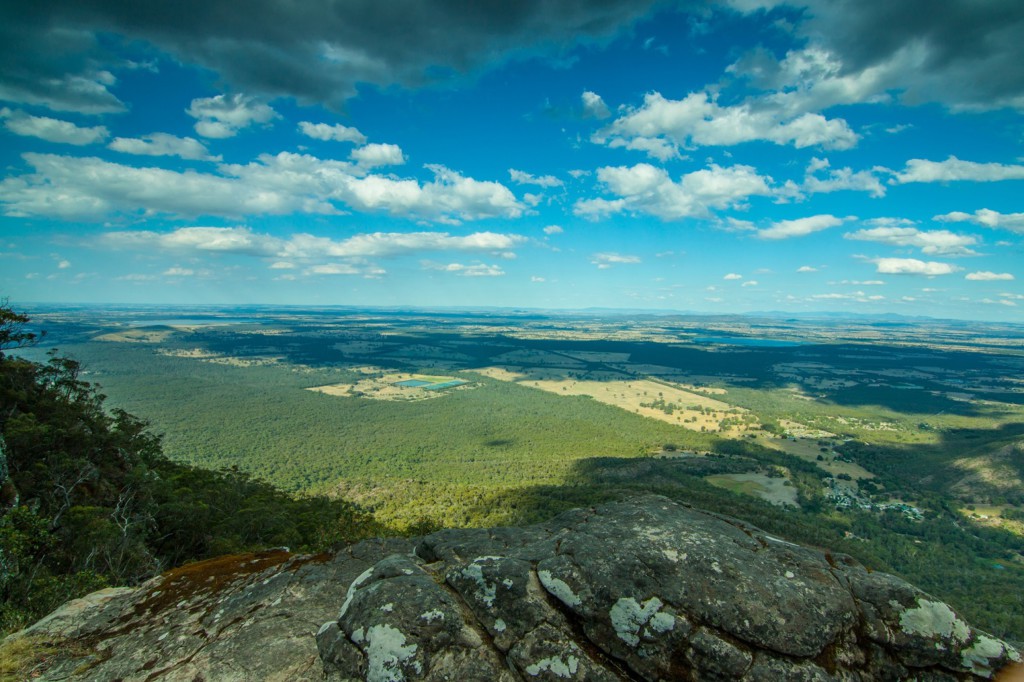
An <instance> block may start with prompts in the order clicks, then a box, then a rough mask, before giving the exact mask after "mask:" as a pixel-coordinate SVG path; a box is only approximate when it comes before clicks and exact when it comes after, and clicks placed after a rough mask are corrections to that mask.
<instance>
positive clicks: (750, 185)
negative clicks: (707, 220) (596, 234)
mask: <svg viewBox="0 0 1024 682" xmlns="http://www.w3.org/2000/svg"><path fill="white" fill-rule="evenodd" d="M597 177H598V180H600V181H601V183H603V184H604V186H605V187H606V188H607V189H608V191H610V192H611V193H612V194H615V195H617V196H618V197H619V198H616V199H612V200H608V199H603V198H598V199H583V200H580V201H577V202H576V205H575V206H574V207H573V212H574V213H576V215H580V216H584V217H588V218H600V217H602V216H605V215H609V214H613V213H619V212H623V211H627V212H636V213H646V214H649V215H654V216H657V217H659V218H661V219H663V220H676V219H680V218H688V217H707V216H708V215H709V214H710V212H711V210H712V209H723V208H728V207H738V206H742V205H743V202H744V201H745V200H746V199H747V198H748V197H750V196H755V195H762V196H765V195H769V194H771V189H770V188H769V185H768V183H769V182H771V178H769V177H767V176H762V175H758V174H757V171H756V170H755V169H754V168H752V167H750V166H741V165H736V166H730V167H727V168H723V167H721V166H718V165H716V164H711V165H710V166H709V167H708V168H706V169H702V170H698V171H694V172H692V173H687V174H686V175H684V176H683V177H682V178H681V179H680V180H679V181H678V182H674V181H673V180H672V179H671V178H670V177H669V175H668V172H667V171H665V170H664V169H662V168H656V167H654V166H652V165H650V164H647V163H638V164H636V165H635V166H605V167H604V168H599V169H598V171H597Z"/></svg>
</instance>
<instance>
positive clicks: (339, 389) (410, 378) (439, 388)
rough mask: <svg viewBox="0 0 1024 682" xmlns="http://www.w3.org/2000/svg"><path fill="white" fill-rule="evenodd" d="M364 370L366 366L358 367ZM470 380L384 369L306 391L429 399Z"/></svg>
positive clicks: (380, 397)
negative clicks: (344, 381) (358, 378)
mask: <svg viewBox="0 0 1024 682" xmlns="http://www.w3.org/2000/svg"><path fill="white" fill-rule="evenodd" d="M361 369H363V371H366V370H367V369H368V368H361ZM471 386H472V384H471V383H470V382H467V381H465V380H464V379H459V378H458V377H448V376H433V375H429V374H408V373H387V374H382V375H376V376H370V377H367V378H366V379H360V380H359V381H357V382H355V383H338V384H328V385H326V386H311V387H309V388H307V389H306V390H307V391H316V392H318V393H326V394H327V395H335V396H344V397H348V398H371V399H373V400H404V401H411V400H429V399H430V398H440V397H441V396H443V395H444V394H445V392H446V391H450V390H453V389H459V388H467V387H471Z"/></svg>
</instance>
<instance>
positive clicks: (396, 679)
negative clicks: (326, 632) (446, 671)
mask: <svg viewBox="0 0 1024 682" xmlns="http://www.w3.org/2000/svg"><path fill="white" fill-rule="evenodd" d="M357 632H358V631H357ZM353 639H355V633H353ZM357 642H358V640H357ZM365 642H366V647H365V649H364V650H365V652H366V659H367V668H366V680H367V682H404V680H405V671H404V670H403V667H404V666H408V667H412V668H413V669H419V668H421V667H422V666H418V665H416V664H417V663H418V661H413V660H412V659H413V658H414V657H415V656H416V648H417V647H416V645H415V644H408V645H407V644H406V643H405V635H403V634H402V633H401V631H400V630H397V629H395V628H393V627H391V626H390V625H374V626H372V627H371V628H370V629H369V630H367V631H366V635H365Z"/></svg>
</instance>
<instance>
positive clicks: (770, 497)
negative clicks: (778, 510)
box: [705, 473, 798, 507]
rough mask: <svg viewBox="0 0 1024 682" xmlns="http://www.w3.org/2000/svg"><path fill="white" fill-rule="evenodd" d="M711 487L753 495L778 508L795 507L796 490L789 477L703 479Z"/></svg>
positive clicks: (728, 475) (744, 475)
mask: <svg viewBox="0 0 1024 682" xmlns="http://www.w3.org/2000/svg"><path fill="white" fill-rule="evenodd" d="M705 480H706V481H707V482H708V483H710V484H711V485H715V486H718V487H719V488H725V489H726V490H731V491H733V492H736V493H742V494H744V495H753V496H754V497H758V498H760V499H762V500H764V501H765V502H770V503H771V504H776V505H780V506H790V507H796V506H798V505H797V499H796V488H794V487H793V484H792V481H790V480H789V477H775V478H772V477H770V476H767V475H765V474H758V473H748V474H721V475H718V476H708V477H707V478H706V479H705Z"/></svg>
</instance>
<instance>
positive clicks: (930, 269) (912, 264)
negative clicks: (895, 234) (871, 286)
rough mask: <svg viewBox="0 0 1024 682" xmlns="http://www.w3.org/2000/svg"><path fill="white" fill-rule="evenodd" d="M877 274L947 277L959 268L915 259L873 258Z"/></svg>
mask: <svg viewBox="0 0 1024 682" xmlns="http://www.w3.org/2000/svg"><path fill="white" fill-rule="evenodd" d="M871 262H872V263H874V264H875V269H876V271H877V272H880V273H882V274H886V275H926V276H928V277H933V276H936V275H949V274H952V273H954V272H957V271H958V270H960V269H961V268H958V267H956V266H955V265H950V264H949V263H940V262H937V261H921V260H917V259H916V258H875V259H872V260H871Z"/></svg>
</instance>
